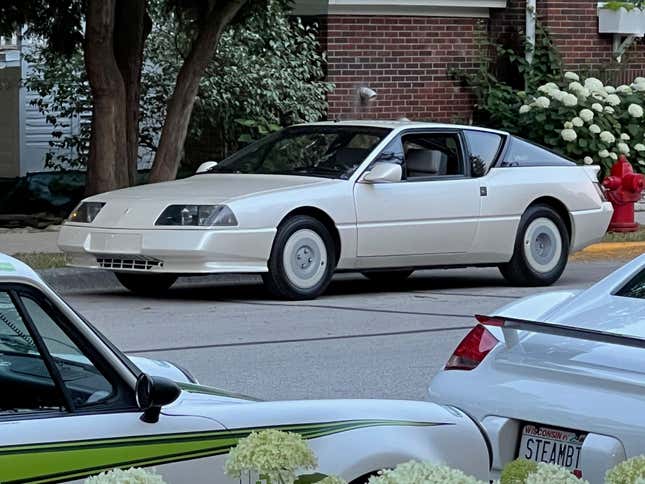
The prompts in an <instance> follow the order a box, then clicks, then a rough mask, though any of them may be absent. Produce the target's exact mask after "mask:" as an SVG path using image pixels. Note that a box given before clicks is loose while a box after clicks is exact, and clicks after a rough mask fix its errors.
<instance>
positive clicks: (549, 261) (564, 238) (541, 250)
mask: <svg viewBox="0 0 645 484" xmlns="http://www.w3.org/2000/svg"><path fill="white" fill-rule="evenodd" d="M568 257H569V233H568V231H567V227H566V226H565V224H564V221H563V220H562V217H561V216H560V215H559V214H558V213H557V212H556V211H555V210H553V209H552V208H551V207H549V206H547V205H534V206H532V207H529V208H528V209H527V210H526V212H524V215H522V218H521V220H520V225H519V228H518V231H517V237H516V240H515V249H514V252H513V257H512V258H511V260H510V261H509V262H508V263H506V264H501V265H500V266H499V269H500V272H501V273H502V275H503V276H504V277H505V278H506V280H507V281H509V282H510V283H512V284H517V285H521V286H548V285H550V284H553V283H554V282H555V281H557V280H558V279H559V278H560V276H561V275H562V272H563V271H564V268H565V267H566V265H567V258H568Z"/></svg>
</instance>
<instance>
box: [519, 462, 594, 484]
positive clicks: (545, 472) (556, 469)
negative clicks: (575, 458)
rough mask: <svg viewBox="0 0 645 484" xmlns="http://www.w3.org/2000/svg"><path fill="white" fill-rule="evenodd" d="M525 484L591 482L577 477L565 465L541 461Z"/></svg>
mask: <svg viewBox="0 0 645 484" xmlns="http://www.w3.org/2000/svg"><path fill="white" fill-rule="evenodd" d="M525 484H589V482H588V481H585V480H584V479H579V478H577V477H576V476H574V475H573V474H572V473H571V471H569V470H568V469H565V468H564V467H560V466H557V465H554V464H545V463H543V462H540V463H538V465H537V470H536V471H535V472H532V473H530V474H529V475H528V477H527V478H526V483H525Z"/></svg>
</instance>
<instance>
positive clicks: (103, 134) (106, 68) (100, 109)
mask: <svg viewBox="0 0 645 484" xmlns="http://www.w3.org/2000/svg"><path fill="white" fill-rule="evenodd" d="M115 3H116V0H88V2H87V16H86V27H85V49H84V51H85V69H86V71H87V78H88V81H89V84H90V89H91V92H92V101H93V102H92V104H93V109H92V132H91V135H90V154H89V159H88V162H87V184H86V187H85V189H86V193H87V194H95V193H101V192H105V191H109V190H114V189H116V188H122V187H126V186H128V166H127V163H126V161H127V152H126V144H125V143H124V140H125V139H126V130H125V122H124V120H125V87H124V85H123V79H122V77H121V73H120V72H119V68H118V66H117V63H116V60H115V59H114V42H113V37H114V35H113V33H114V13H115Z"/></svg>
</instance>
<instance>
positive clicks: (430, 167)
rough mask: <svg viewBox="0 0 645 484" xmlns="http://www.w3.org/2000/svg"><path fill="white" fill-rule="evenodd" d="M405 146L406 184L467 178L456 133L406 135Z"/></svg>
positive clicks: (403, 139)
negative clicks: (464, 175) (416, 181)
mask: <svg viewBox="0 0 645 484" xmlns="http://www.w3.org/2000/svg"><path fill="white" fill-rule="evenodd" d="M402 142H403V151H404V156H405V163H404V167H405V170H404V176H405V177H406V178H407V180H409V181H414V180H422V179H428V178H436V177H443V176H456V175H463V174H464V163H463V160H462V155H461V153H462V152H461V143H460V140H459V135H458V134H457V133H440V132H431V133H410V134H405V135H403V137H402Z"/></svg>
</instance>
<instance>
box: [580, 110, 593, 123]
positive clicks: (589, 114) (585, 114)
mask: <svg viewBox="0 0 645 484" xmlns="http://www.w3.org/2000/svg"><path fill="white" fill-rule="evenodd" d="M593 116H594V114H593V111H592V110H591V109H583V110H582V111H580V117H581V118H582V120H583V121H584V122H585V123H590V122H591V121H592V120H593Z"/></svg>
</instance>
